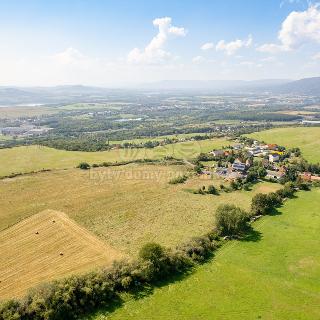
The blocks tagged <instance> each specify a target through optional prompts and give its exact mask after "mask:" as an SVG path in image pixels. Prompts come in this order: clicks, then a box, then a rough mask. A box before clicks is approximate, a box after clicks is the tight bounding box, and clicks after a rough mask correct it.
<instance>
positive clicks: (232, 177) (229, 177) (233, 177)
mask: <svg viewBox="0 0 320 320" xmlns="http://www.w3.org/2000/svg"><path fill="white" fill-rule="evenodd" d="M245 177H246V176H245V175H244V174H243V173H241V172H230V173H229V174H227V176H226V178H225V179H226V180H227V181H235V180H238V179H244V178H245Z"/></svg>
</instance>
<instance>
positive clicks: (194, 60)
mask: <svg viewBox="0 0 320 320" xmlns="http://www.w3.org/2000/svg"><path fill="white" fill-rule="evenodd" d="M204 61H205V58H204V57H202V56H196V57H194V58H193V59H192V62H193V63H201V62H204Z"/></svg>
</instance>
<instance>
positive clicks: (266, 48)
mask: <svg viewBox="0 0 320 320" xmlns="http://www.w3.org/2000/svg"><path fill="white" fill-rule="evenodd" d="M257 51H260V52H266V53H271V54H274V53H278V52H282V51H289V48H287V47H285V46H283V45H280V44H274V43H265V44H263V45H262V46H260V47H258V48H257Z"/></svg>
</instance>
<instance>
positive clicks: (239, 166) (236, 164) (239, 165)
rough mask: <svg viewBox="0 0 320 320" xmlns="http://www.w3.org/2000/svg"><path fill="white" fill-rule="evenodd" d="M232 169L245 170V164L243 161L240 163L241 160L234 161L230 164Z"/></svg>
mask: <svg viewBox="0 0 320 320" xmlns="http://www.w3.org/2000/svg"><path fill="white" fill-rule="evenodd" d="M232 169H233V170H236V171H241V172H243V171H246V164H245V163H242V162H236V161H235V162H234V163H233V164H232Z"/></svg>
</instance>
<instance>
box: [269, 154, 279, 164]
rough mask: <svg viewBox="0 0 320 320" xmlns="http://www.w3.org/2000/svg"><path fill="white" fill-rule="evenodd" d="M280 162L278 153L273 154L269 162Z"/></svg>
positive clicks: (270, 155)
mask: <svg viewBox="0 0 320 320" xmlns="http://www.w3.org/2000/svg"><path fill="white" fill-rule="evenodd" d="M279 160H280V157H279V155H278V154H277V153H271V154H269V162H271V163H272V162H278V161H279Z"/></svg>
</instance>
